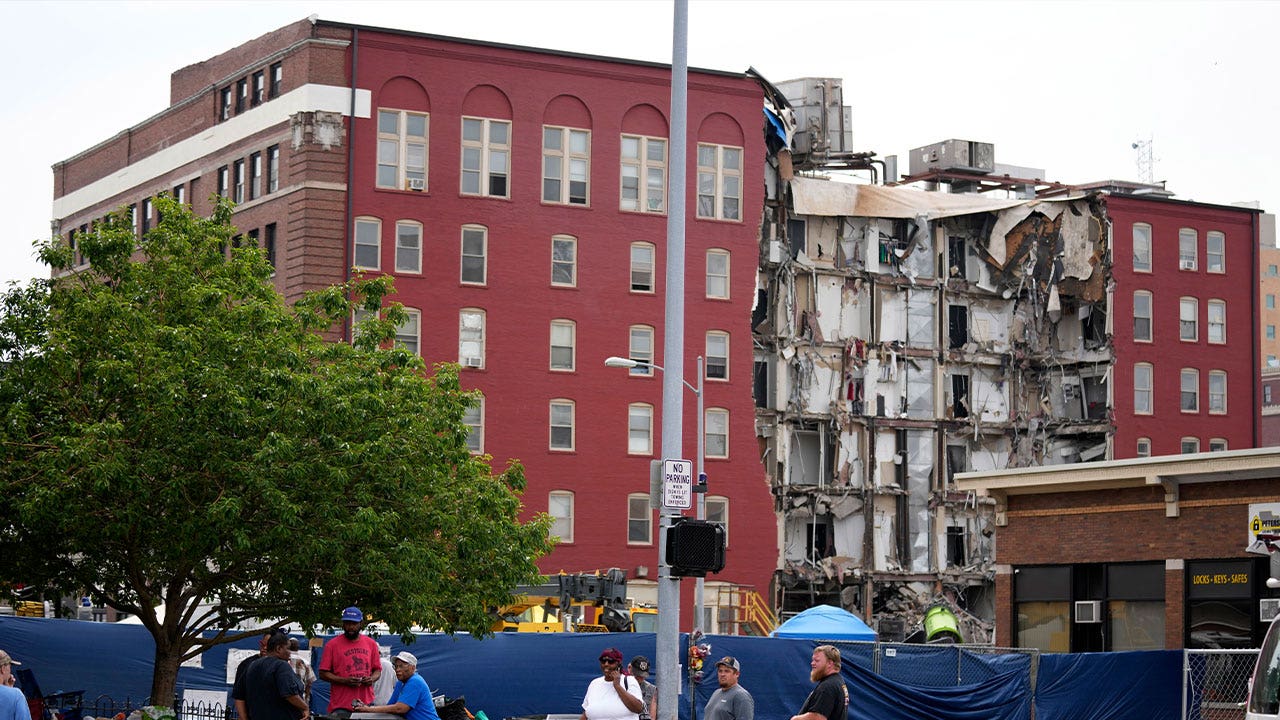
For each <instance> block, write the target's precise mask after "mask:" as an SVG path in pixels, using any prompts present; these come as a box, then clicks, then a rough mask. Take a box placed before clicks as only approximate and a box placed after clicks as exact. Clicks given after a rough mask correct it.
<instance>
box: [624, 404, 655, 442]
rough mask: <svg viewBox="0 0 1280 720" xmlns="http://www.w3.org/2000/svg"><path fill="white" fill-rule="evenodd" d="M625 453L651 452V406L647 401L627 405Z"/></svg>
mask: <svg viewBox="0 0 1280 720" xmlns="http://www.w3.org/2000/svg"><path fill="white" fill-rule="evenodd" d="M627 454H628V455H652V454H653V406H652V405H649V404H648V403H632V404H630V405H628V406H627Z"/></svg>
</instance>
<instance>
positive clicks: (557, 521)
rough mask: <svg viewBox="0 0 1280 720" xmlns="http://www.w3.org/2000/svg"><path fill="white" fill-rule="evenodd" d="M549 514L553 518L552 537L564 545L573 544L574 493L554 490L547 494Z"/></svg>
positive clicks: (550, 531) (550, 530) (549, 531)
mask: <svg viewBox="0 0 1280 720" xmlns="http://www.w3.org/2000/svg"><path fill="white" fill-rule="evenodd" d="M547 514H548V515H550V516H551V528H550V529H549V530H548V531H547V532H548V533H549V534H550V535H551V537H553V538H559V539H560V542H562V543H571V542H573V493H571V492H569V491H567V490H553V491H551V492H549V493H547Z"/></svg>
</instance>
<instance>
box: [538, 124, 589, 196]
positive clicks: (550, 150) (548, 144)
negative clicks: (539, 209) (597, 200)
mask: <svg viewBox="0 0 1280 720" xmlns="http://www.w3.org/2000/svg"><path fill="white" fill-rule="evenodd" d="M590 180H591V131H590V130H579V129H577V128H567V127H556V126H554V125H543V126H542V202H546V203H560V204H564V205H589V204H590V197H589V194H588V192H589V190H590Z"/></svg>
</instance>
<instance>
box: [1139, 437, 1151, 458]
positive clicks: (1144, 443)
mask: <svg viewBox="0 0 1280 720" xmlns="http://www.w3.org/2000/svg"><path fill="white" fill-rule="evenodd" d="M1137 455H1138V457H1151V438H1138V449H1137Z"/></svg>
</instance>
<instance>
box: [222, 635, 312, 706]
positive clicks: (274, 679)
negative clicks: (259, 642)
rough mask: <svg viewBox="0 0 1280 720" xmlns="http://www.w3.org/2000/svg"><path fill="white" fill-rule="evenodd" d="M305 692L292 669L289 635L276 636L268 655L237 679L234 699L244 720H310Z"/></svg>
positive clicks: (232, 691) (232, 695)
mask: <svg viewBox="0 0 1280 720" xmlns="http://www.w3.org/2000/svg"><path fill="white" fill-rule="evenodd" d="M302 692H303V690H302V681H301V680H299V679H298V676H297V675H296V674H295V673H294V672H293V668H292V667H290V666H289V636H287V635H285V634H284V633H276V634H274V635H272V636H271V639H270V640H268V641H267V654H266V655H263V656H262V657H260V658H258V659H257V660H255V661H254V662H253V664H252V665H250V666H249V667H248V669H246V670H245V671H244V673H243V674H242V675H240V676H239V677H238V678H237V679H236V683H235V686H234V687H232V689H231V697H232V698H234V699H235V701H236V713H237V714H238V715H239V716H240V720H307V718H308V717H309V716H310V714H311V710H310V709H309V708H308V707H307V704H306V702H304V701H303V699H302Z"/></svg>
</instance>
